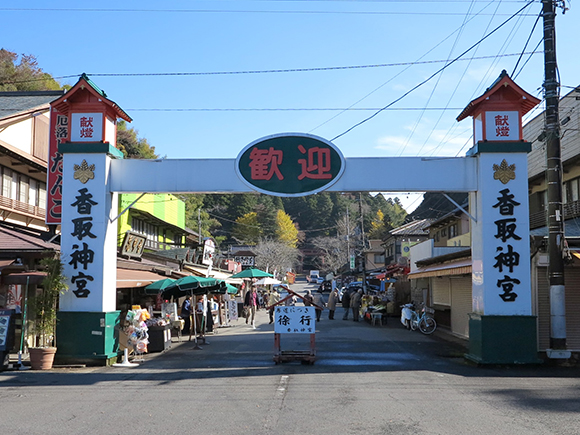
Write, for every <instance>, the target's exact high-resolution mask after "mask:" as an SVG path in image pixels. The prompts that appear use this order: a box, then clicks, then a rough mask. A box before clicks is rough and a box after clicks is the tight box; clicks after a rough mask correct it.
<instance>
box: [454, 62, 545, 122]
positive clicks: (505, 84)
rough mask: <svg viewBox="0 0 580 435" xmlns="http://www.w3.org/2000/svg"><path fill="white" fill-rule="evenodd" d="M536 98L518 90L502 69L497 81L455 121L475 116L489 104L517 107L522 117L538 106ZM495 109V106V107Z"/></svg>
mask: <svg viewBox="0 0 580 435" xmlns="http://www.w3.org/2000/svg"><path fill="white" fill-rule="evenodd" d="M540 101H541V100H539V99H538V98H536V97H534V96H533V95H530V94H528V93H527V92H526V91H524V90H523V89H522V88H520V87H519V86H518V85H517V84H516V83H515V82H514V81H513V80H512V79H511V77H510V76H509V75H508V73H507V72H506V70H505V69H504V70H503V71H502V72H501V74H500V75H499V77H498V78H497V80H496V81H495V82H493V84H492V85H491V86H490V87H489V88H487V89H486V90H485V92H484V93H483V95H481V96H479V97H477V98H476V99H475V100H473V101H471V102H470V103H469V104H468V105H467V107H465V109H463V111H462V112H461V113H460V114H459V116H458V117H457V121H462V120H463V119H465V118H467V117H468V116H474V115H477V114H478V113H479V112H481V111H482V110H483V107H485V106H486V105H487V104H489V102H493V103H501V104H508V105H512V107H513V106H515V107H519V109H520V112H521V116H524V115H525V114H526V113H528V112H529V111H530V110H532V109H533V108H534V107H536V106H537V105H538V104H540ZM495 107H497V105H496V106H495Z"/></svg>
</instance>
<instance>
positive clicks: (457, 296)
mask: <svg viewBox="0 0 580 435" xmlns="http://www.w3.org/2000/svg"><path fill="white" fill-rule="evenodd" d="M450 281H451V332H453V333H454V334H457V335H461V336H462V337H466V338H468V337H469V316H468V313H471V312H472V311H473V309H472V296H471V286H472V284H471V276H461V277H453V278H451V279H450Z"/></svg>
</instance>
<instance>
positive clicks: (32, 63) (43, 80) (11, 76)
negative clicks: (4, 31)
mask: <svg viewBox="0 0 580 435" xmlns="http://www.w3.org/2000/svg"><path fill="white" fill-rule="evenodd" d="M19 60H20V61H19ZM59 89H61V85H60V84H59V83H58V82H57V81H56V80H55V79H54V78H53V77H52V76H51V75H50V74H47V73H45V72H44V71H42V69H41V68H39V66H38V62H37V61H36V57H34V56H32V55H26V54H23V55H22V56H20V59H19V58H18V55H17V54H16V53H13V52H11V51H8V50H5V49H3V48H2V49H0V91H1V92H11V91H12V92H13V91H55V90H59Z"/></svg>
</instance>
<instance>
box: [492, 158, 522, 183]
mask: <svg viewBox="0 0 580 435" xmlns="http://www.w3.org/2000/svg"><path fill="white" fill-rule="evenodd" d="M493 171H494V172H493V179H494V180H499V181H501V182H502V183H503V184H507V183H508V181H510V180H515V179H516V165H515V163H514V164H513V165H508V164H507V162H506V161H505V159H503V160H502V161H501V164H500V165H499V166H498V165H496V164H494V165H493Z"/></svg>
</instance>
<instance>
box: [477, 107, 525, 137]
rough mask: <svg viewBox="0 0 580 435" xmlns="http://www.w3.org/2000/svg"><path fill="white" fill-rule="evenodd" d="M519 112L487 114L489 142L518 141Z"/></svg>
mask: <svg viewBox="0 0 580 435" xmlns="http://www.w3.org/2000/svg"><path fill="white" fill-rule="evenodd" d="M519 120H520V116H519V114H518V112H516V111H513V112H485V133H486V138H487V140H493V141H495V140H506V141H510V142H513V141H518V140H519V139H520V123H519Z"/></svg>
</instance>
